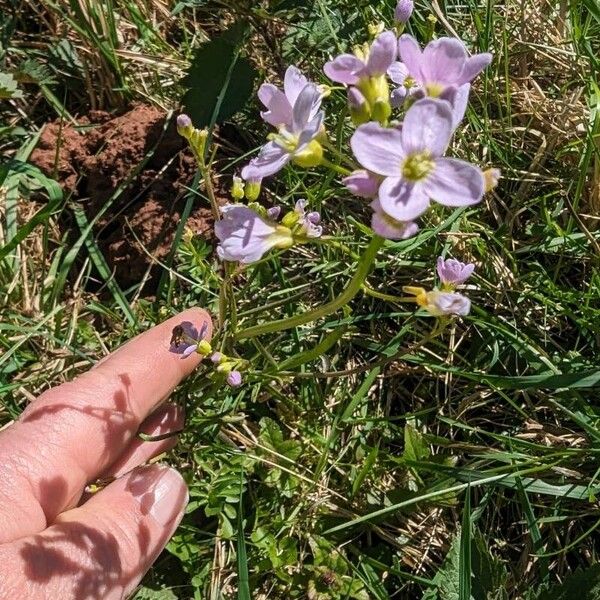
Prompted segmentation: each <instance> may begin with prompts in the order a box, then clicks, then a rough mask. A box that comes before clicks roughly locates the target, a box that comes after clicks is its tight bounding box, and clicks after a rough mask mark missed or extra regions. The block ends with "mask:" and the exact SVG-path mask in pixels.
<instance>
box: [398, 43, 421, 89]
mask: <svg viewBox="0 0 600 600" xmlns="http://www.w3.org/2000/svg"><path fill="white" fill-rule="evenodd" d="M398 51H399V54H400V60H401V61H402V62H403V63H404V64H405V65H406V68H407V69H408V72H409V73H410V75H411V77H412V78H413V79H415V80H416V81H417V83H423V74H422V72H421V64H422V62H423V53H422V51H421V46H419V43H418V42H417V40H415V38H414V37H413V36H412V35H409V34H408V33H405V34H404V35H402V36H400V39H399V40H398Z"/></svg>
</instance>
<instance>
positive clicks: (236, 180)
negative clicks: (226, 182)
mask: <svg viewBox="0 0 600 600" xmlns="http://www.w3.org/2000/svg"><path fill="white" fill-rule="evenodd" d="M231 196H232V197H233V198H234V199H235V200H241V199H242V198H243V197H244V182H243V181H242V179H241V178H240V177H237V176H236V175H234V176H233V185H232V186H231Z"/></svg>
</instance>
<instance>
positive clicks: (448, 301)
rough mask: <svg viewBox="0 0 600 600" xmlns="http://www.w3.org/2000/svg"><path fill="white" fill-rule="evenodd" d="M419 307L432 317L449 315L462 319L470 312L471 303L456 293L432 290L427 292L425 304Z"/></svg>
mask: <svg viewBox="0 0 600 600" xmlns="http://www.w3.org/2000/svg"><path fill="white" fill-rule="evenodd" d="M419 304H421V302H419ZM421 306H422V307H423V308H424V309H425V310H426V311H427V312H428V313H429V314H431V315H433V316H434V317H441V316H449V315H460V316H462V317H464V316H466V315H468V314H469V312H471V301H470V300H469V299H468V298H467V297H466V296H463V295H462V294H457V293H456V292H441V291H439V290H432V291H431V292H427V294H426V303H423V304H421Z"/></svg>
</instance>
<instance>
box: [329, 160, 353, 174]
mask: <svg viewBox="0 0 600 600" xmlns="http://www.w3.org/2000/svg"><path fill="white" fill-rule="evenodd" d="M321 164H322V165H323V166H324V167H328V168H329V169H331V170H332V171H335V172H336V173H339V174H340V175H343V176H344V177H346V176H348V175H350V173H352V171H350V169H346V168H344V167H342V166H340V165H336V164H335V163H332V162H331V161H330V160H327V159H326V158H323V159H322V160H321Z"/></svg>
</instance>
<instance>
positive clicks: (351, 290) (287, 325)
mask: <svg viewBox="0 0 600 600" xmlns="http://www.w3.org/2000/svg"><path fill="white" fill-rule="evenodd" d="M384 242H385V240H384V239H383V238H382V237H380V236H378V235H375V236H373V239H372V240H371V242H370V243H369V245H368V246H367V249H366V250H365V253H364V254H363V255H362V257H361V258H360V260H359V261H358V269H357V271H356V273H355V274H354V277H352V279H351V280H350V283H349V284H348V286H347V287H346V289H345V290H344V291H343V292H342V293H341V294H340V295H339V296H338V297H337V298H335V299H334V300H332V301H331V302H328V303H327V304H323V306H320V307H319V308H316V309H315V310H311V311H308V312H305V313H302V314H300V315H295V316H293V317H289V318H287V319H279V320H278V321H271V322H269V323H263V324H262V325H255V326H254V327H249V328H248V329H243V330H242V331H240V332H239V333H238V334H237V336H236V339H237V340H244V339H249V338H253V337H256V336H257V335H263V334H266V333H275V332H277V331H284V330H285V329H292V328H293V327H299V326H300V325H305V324H306V323H311V322H312V321H316V320H317V319H322V318H323V317H326V316H327V315H330V314H331V313H333V312H335V311H336V310H339V309H340V308H342V306H345V305H346V304H348V302H350V301H351V300H352V298H354V296H356V294H358V292H359V291H360V289H361V287H362V285H363V283H364V281H365V279H366V278H367V275H368V274H369V271H370V270H371V266H372V264H373V261H374V260H375V256H376V255H377V252H378V250H379V249H380V248H381V246H382V245H383V243H384Z"/></svg>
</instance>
